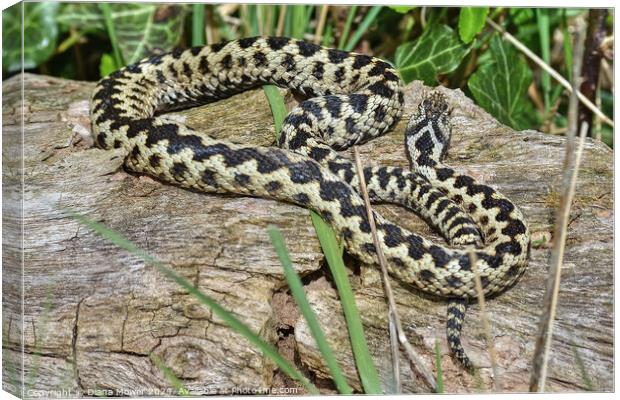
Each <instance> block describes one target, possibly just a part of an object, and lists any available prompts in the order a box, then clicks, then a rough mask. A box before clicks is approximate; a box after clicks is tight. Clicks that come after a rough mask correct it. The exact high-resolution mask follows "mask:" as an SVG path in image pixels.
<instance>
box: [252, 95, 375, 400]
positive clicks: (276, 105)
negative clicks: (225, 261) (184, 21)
mask: <svg viewBox="0 0 620 400" xmlns="http://www.w3.org/2000/svg"><path fill="white" fill-rule="evenodd" d="M268 88H269V86H263V90H264V91H265V93H266V95H267V99H268V100H269V106H270V107H271V110H272V112H273V110H275V112H273V116H274V123H275V125H276V138H279V137H280V128H279V127H281V126H282V122H283V120H284V117H283V116H285V115H286V114H287V111H286V106H285V105H284V99H283V98H282V96H280V93H279V92H277V91H276V92H274V91H273V90H271V89H268ZM266 89H267V90H266ZM276 94H277V95H276ZM310 217H311V219H312V223H313V224H314V229H315V230H316V234H317V237H318V238H319V243H320V244H321V248H322V250H323V254H325V258H326V259H327V264H328V265H329V268H330V270H331V273H332V275H333V277H334V281H335V282H336V287H337V289H338V295H339V296H340V303H341V304H342V309H343V312H344V316H345V319H346V321H347V328H348V330H349V337H350V339H351V348H352V350H353V357H354V358H355V364H356V367H357V372H358V374H359V376H360V380H361V382H362V386H363V387H364V392H365V393H366V394H381V393H383V388H382V387H381V381H380V380H379V375H378V374H377V370H376V368H375V365H374V363H373V361H372V357H371V356H370V351H369V350H368V344H367V342H366V337H365V336H364V329H363V326H362V321H361V318H360V315H359V311H358V309H357V306H356V304H355V297H354V296H353V290H352V289H351V285H350V284H349V279H348V276H347V271H346V267H345V265H344V261H343V260H342V247H340V245H339V244H338V240H337V239H336V233H335V232H334V231H333V229H332V228H331V227H330V226H329V225H328V224H327V223H326V222H325V221H324V220H323V219H322V218H321V217H320V216H319V215H318V214H317V213H315V212H314V211H311V212H310Z"/></svg>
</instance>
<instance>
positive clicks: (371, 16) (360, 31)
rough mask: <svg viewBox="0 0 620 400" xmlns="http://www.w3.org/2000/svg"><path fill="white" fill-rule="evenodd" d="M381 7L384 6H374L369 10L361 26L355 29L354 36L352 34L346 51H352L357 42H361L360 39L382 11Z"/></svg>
mask: <svg viewBox="0 0 620 400" xmlns="http://www.w3.org/2000/svg"><path fill="white" fill-rule="evenodd" d="M381 8H382V6H373V7H372V8H371V9H370V11H368V13H367V14H366V16H365V17H364V19H363V20H362V22H361V23H360V26H358V27H357V29H356V30H355V33H354V34H353V36H351V39H350V40H349V42H348V43H347V45H346V46H345V48H344V49H345V50H346V51H351V50H353V49H354V48H355V46H356V45H357V42H359V40H360V39H361V38H362V36H363V35H364V34H365V33H366V31H367V30H368V27H369V26H370V25H371V24H372V23H373V22H374V21H375V19H376V18H377V15H379V13H380V12H381Z"/></svg>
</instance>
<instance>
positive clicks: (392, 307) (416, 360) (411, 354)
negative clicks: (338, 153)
mask: <svg viewBox="0 0 620 400" xmlns="http://www.w3.org/2000/svg"><path fill="white" fill-rule="evenodd" d="M353 154H354V156H355V166H356V168H357V176H358V178H359V180H360V190H361V192H362V196H363V198H364V204H365V206H366V212H367V213H368V223H369V225H370V231H371V232H372V240H373V243H374V245H375V251H376V252H377V258H378V260H379V266H380V267H381V274H382V278H383V279H382V280H383V287H384V290H385V295H386V297H387V299H388V310H389V311H388V314H389V316H388V317H389V318H390V319H391V320H392V321H393V323H394V326H395V328H396V332H397V333H398V342H399V343H400V344H401V345H402V346H403V348H404V349H405V354H407V357H408V358H409V362H410V363H411V366H412V369H414V370H417V371H418V372H419V373H420V375H421V376H422V377H423V378H424V380H425V381H426V383H427V384H428V385H429V386H430V387H431V388H432V390H433V391H435V390H437V383H436V382H435V378H434V377H433V374H431V372H430V371H429V370H428V369H427V368H426V367H425V366H424V363H423V361H422V359H421V358H420V356H419V355H418V354H417V352H416V351H415V350H414V348H413V346H411V344H410V343H409V340H408V339H407V336H406V335H405V332H404V331H403V328H402V325H401V323H400V318H399V317H398V313H397V312H396V301H395V300H394V292H393V291H392V285H391V284H390V280H389V276H388V271H387V261H386V260H385V255H384V254H383V248H382V247H381V245H380V244H379V237H378V236H377V228H376V225H375V219H374V217H373V215H372V208H371V207H370V198H369V197H368V190H367V189H366V180H365V179H364V169H363V167H362V162H361V161H360V155H359V151H358V149H357V146H353ZM392 351H393V353H396V354H398V349H396V350H394V349H393V350H392ZM392 362H393V363H398V358H396V360H392ZM396 368H397V367H395V369H396Z"/></svg>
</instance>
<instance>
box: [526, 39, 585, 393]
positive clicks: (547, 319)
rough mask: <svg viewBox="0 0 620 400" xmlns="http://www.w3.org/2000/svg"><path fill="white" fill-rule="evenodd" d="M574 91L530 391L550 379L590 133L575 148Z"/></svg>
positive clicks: (578, 52) (577, 60)
mask: <svg viewBox="0 0 620 400" xmlns="http://www.w3.org/2000/svg"><path fill="white" fill-rule="evenodd" d="M583 30H584V29H583V27H580V29H578V30H577V38H576V45H575V52H574V54H573V77H578V76H579V71H580V69H581V59H582V56H583ZM573 87H574V89H575V90H574V91H573V94H572V95H571V98H570V101H569V129H568V132H567V135H566V155H565V159H564V175H563V187H564V193H563V195H562V197H561V199H560V206H559V209H558V215H557V218H556V225H555V232H554V243H553V249H552V251H551V262H550V264H551V267H550V270H549V276H548V278H547V290H546V291H545V296H544V299H543V312H542V314H541V316H540V320H539V323H538V333H537V336H536V347H535V349H534V360H533V367H532V374H531V376H530V391H532V392H534V391H539V392H543V391H544V390H545V381H546V379H547V367H548V360H549V350H550V347H551V338H552V334H553V321H554V320H555V313H556V308H557V302H558V293H559V289H560V268H561V266H562V262H563V259H564V247H565V244H566V235H567V229H568V220H569V215H570V208H571V204H572V202H573V198H574V195H575V186H576V182H577V171H578V170H579V164H580V162H581V154H582V152H583V146H584V142H585V134H586V132H587V128H588V126H587V124H586V123H584V124H582V126H581V132H580V143H579V148H578V150H577V152H576V155H575V151H574V141H575V140H574V139H575V133H576V131H577V90H576V88H578V87H579V82H578V79H575V82H573Z"/></svg>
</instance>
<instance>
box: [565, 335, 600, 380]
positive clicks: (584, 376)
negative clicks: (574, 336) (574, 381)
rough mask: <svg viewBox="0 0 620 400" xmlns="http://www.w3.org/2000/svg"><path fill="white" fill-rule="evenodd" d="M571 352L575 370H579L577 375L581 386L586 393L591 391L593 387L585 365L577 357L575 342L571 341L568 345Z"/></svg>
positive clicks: (579, 357) (578, 356)
mask: <svg viewBox="0 0 620 400" xmlns="http://www.w3.org/2000/svg"><path fill="white" fill-rule="evenodd" d="M570 347H571V350H572V351H573V358H574V359H575V364H577V368H579V374H580V375H581V382H582V383H583V386H585V388H586V390H587V391H590V392H591V391H593V390H594V385H593V384H592V379H591V378H590V374H588V370H587V369H586V365H585V364H584V362H583V359H582V358H581V356H580V355H579V350H577V345H575V342H573V341H572V340H571V343H570Z"/></svg>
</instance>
